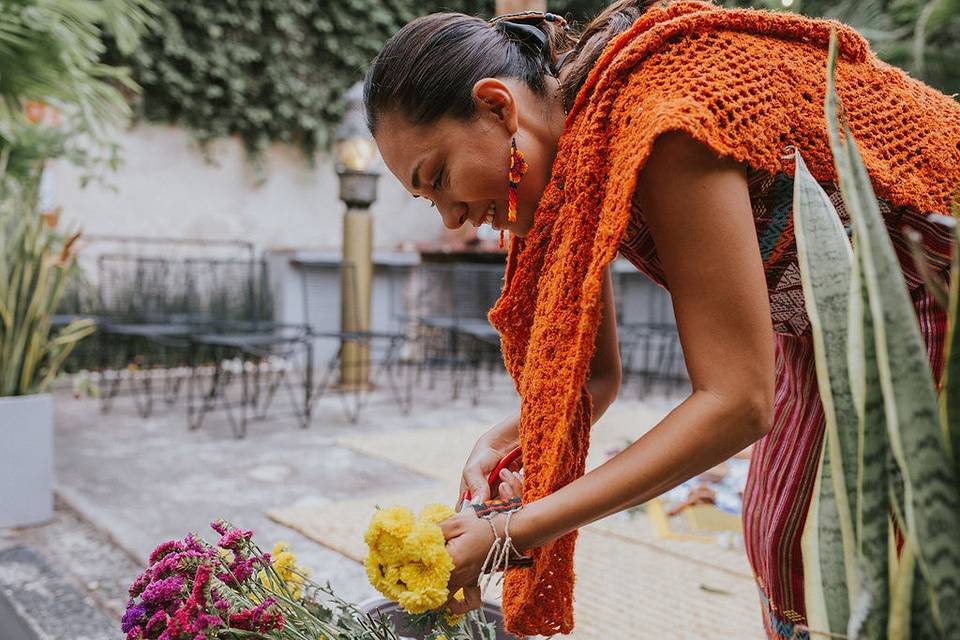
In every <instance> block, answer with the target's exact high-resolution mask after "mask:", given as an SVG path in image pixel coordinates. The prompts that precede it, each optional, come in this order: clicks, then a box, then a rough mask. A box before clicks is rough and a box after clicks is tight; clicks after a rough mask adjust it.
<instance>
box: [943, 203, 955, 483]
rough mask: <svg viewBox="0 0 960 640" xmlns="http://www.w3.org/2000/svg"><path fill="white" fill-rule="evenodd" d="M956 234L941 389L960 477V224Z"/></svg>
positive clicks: (946, 427)
mask: <svg viewBox="0 0 960 640" xmlns="http://www.w3.org/2000/svg"><path fill="white" fill-rule="evenodd" d="M953 234H954V243H953V261H952V265H951V268H950V302H949V306H948V312H947V313H948V315H947V336H946V339H945V341H944V368H943V378H942V381H941V388H940V421H941V423H942V425H943V430H944V437H945V439H946V441H947V453H949V454H950V456H951V457H952V459H953V468H954V469H955V470H956V471H957V474H958V475H960V221H957V222H955V223H954V225H953Z"/></svg>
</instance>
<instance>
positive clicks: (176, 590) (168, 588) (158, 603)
mask: <svg viewBox="0 0 960 640" xmlns="http://www.w3.org/2000/svg"><path fill="white" fill-rule="evenodd" d="M182 591H183V578H181V577H180V576H172V577H170V578H164V579H163V580H158V581H156V582H151V583H150V584H149V586H147V588H146V589H144V591H143V595H141V596H140V599H141V600H142V601H143V604H145V605H147V606H148V607H150V608H151V609H154V608H157V607H162V606H163V605H165V604H167V603H169V602H172V601H175V600H178V599H179V598H180V597H181V595H182Z"/></svg>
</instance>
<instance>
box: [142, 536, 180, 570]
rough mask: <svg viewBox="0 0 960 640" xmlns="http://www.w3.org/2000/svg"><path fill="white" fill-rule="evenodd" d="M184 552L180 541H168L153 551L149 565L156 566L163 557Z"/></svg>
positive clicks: (148, 561)
mask: <svg viewBox="0 0 960 640" xmlns="http://www.w3.org/2000/svg"><path fill="white" fill-rule="evenodd" d="M179 551H183V543H182V542H180V541H179V540H167V541H166V542H163V543H161V544H160V545H159V546H158V547H157V548H156V549H154V550H153V553H151V554H150V558H149V560H147V563H148V564H150V565H154V564H156V563H157V562H158V561H159V560H160V559H161V558H163V556H165V555H167V554H168V553H173V552H179Z"/></svg>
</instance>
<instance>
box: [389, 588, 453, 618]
mask: <svg viewBox="0 0 960 640" xmlns="http://www.w3.org/2000/svg"><path fill="white" fill-rule="evenodd" d="M448 593H449V592H448V591H447V588H446V587H443V588H442V589H438V588H436V587H427V588H426V589H423V590H421V591H404V592H403V593H402V594H400V598H399V599H398V600H397V603H398V604H399V605H400V606H401V607H403V608H404V609H406V610H407V611H409V612H410V613H426V612H427V611H432V610H433V609H437V608H438V607H440V606H442V605H443V603H444V602H446V601H447V594H448Z"/></svg>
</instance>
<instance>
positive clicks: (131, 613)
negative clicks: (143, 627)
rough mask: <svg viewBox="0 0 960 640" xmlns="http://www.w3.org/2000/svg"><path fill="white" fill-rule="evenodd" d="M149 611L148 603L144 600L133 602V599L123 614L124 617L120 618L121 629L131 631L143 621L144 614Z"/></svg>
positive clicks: (125, 631) (126, 631)
mask: <svg viewBox="0 0 960 640" xmlns="http://www.w3.org/2000/svg"><path fill="white" fill-rule="evenodd" d="M146 612H147V605H145V604H143V603H142V602H141V603H140V604H138V605H134V604H133V600H131V601H130V602H129V603H127V611H126V613H124V614H123V618H122V619H121V620H120V629H121V630H122V631H123V632H124V633H129V632H130V630H131V629H133V628H134V627H137V625H139V624H140V623H141V622H142V621H143V616H144V614H145V613H146Z"/></svg>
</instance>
